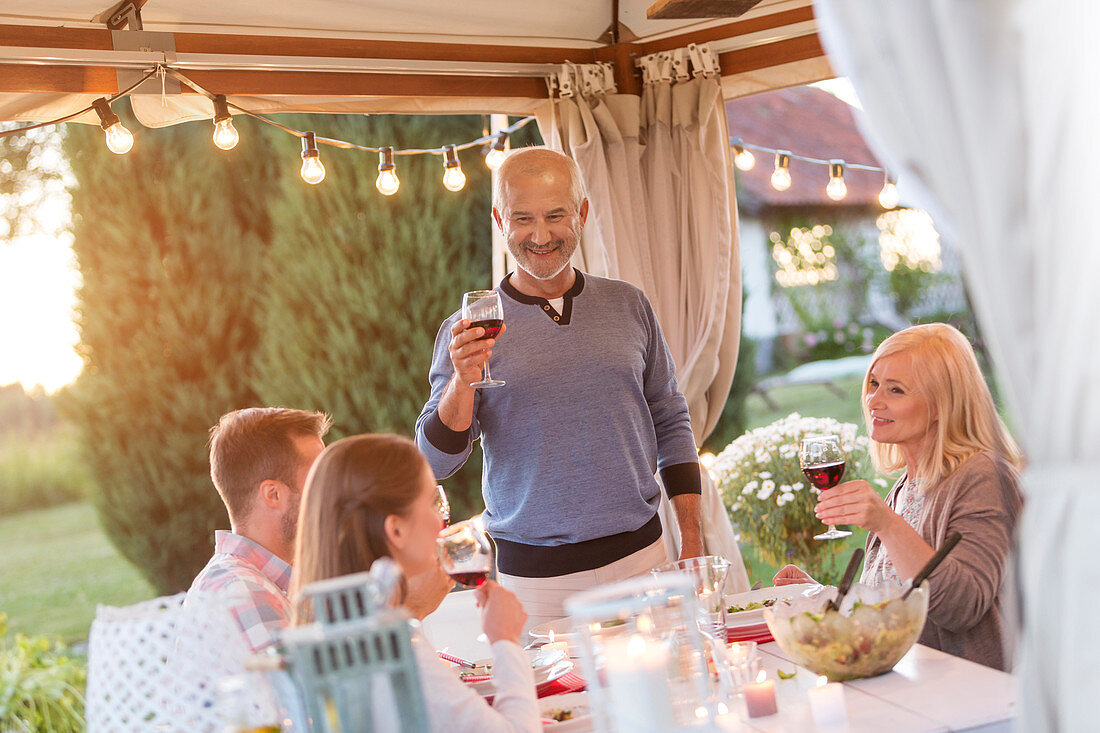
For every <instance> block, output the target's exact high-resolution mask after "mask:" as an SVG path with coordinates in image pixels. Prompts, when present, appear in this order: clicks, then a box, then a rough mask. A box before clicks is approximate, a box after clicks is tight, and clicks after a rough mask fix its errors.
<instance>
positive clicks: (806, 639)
mask: <svg viewBox="0 0 1100 733" xmlns="http://www.w3.org/2000/svg"><path fill="white" fill-rule="evenodd" d="M907 588H908V586H905V587H900V586H892V587H882V586H878V587H869V586H864V585H861V584H859V583H857V584H855V585H853V586H852V589H851V591H849V593H848V595H847V596H846V597H845V598H844V600H843V602H842V603H841V607H840V610H839V611H837V610H834V609H831V608H829V607H828V605H827V604H828V601H829V600H831V599H832V598H834V597H835V595H836V589H835V588H829V587H826V588H824V589H823V592H821V593H817V594H812V595H808V596H803V597H800V598H797V599H795V600H794V601H793V602H792V603H791V605H789V606H785V605H776V606H774V607H772V608H766V609H764V620H765V621H766V622H767V624H768V628H769V629H770V630H771V633H772V636H774V637H775V641H776V642H777V643H778V644H779V647H780V648H781V649H782V650H783V651H784V652H786V653H787V655H788V656H790V658H791V660H792V661H793V662H795V663H796V664H798V665H800V666H802V667H806V668H807V669H809V670H810V671H812V672H814V673H815V674H819V675H825V676H826V677H828V678H829V680H830V681H832V682H840V681H843V680H853V679H859V678H861V677H873V676H875V675H878V674H883V673H885V672H889V671H890V670H891V669H893V668H894V665H895V664H897V663H898V660H900V659H901V658H902V657H903V656H905V653H906V652H907V651H909V648H910V647H912V646H913V644H914V643H915V642H916V641H917V638H918V637H920V634H921V631H922V630H923V629H924V621H925V618H926V617H927V616H928V584H927V583H924V584H922V585H921V586H920V587H919V588H915V589H914V590H913V592H912V593H910V594H909V596H908V598H905V599H904V600H903V599H902V597H901V596H902V595H903V593H904V592H905V590H906V589H907Z"/></svg>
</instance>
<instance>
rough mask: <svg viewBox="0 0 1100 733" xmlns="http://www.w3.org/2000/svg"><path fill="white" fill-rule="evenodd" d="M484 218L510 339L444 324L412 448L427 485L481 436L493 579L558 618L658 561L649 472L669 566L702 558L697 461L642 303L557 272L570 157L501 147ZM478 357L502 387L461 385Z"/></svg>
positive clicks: (572, 225) (568, 205)
mask: <svg viewBox="0 0 1100 733" xmlns="http://www.w3.org/2000/svg"><path fill="white" fill-rule="evenodd" d="M493 218H494V220H495V221H496V224H497V226H499V227H500V230H501V232H502V233H503V234H504V237H505V239H506V241H507V243H508V249H509V251H511V253H512V255H513V256H514V257H515V260H516V262H517V263H518V265H519V267H518V269H517V270H516V271H515V272H513V273H511V274H509V275H508V276H507V277H505V278H504V280H502V281H501V283H500V285H499V286H498V287H497V290H498V291H499V292H500V294H501V301H502V302H503V305H504V321H505V324H506V325H505V329H506V330H507V331H508V334H507V335H506V336H505V335H504V331H501V333H500V334H499V336H498V339H486V340H479V339H480V337H481V336H482V335H484V331H483V329H480V328H469V326H470V321H468V320H464V319H462V314H461V313H460V312H459V313H455V314H454V315H452V316H451V317H450V318H448V319H447V320H446V321H445V322H444V323H443V326H442V327H441V328H440V330H439V334H438V335H437V336H436V341H435V353H434V357H433V360H432V367H431V373H430V375H429V379H430V382H431V390H432V391H431V396H430V398H429V399H428V402H427V404H425V406H424V409H423V411H422V412H421V414H420V417H419V418H418V419H417V423H416V438H417V443H418V445H419V447H420V449H421V451H422V452H423V453H424V454H425V455H426V456H427V458H428V460H429V462H430V463H431V465H432V469H433V470H434V471H435V474H436V476H437V477H439V478H445V477H447V476H450V475H451V474H453V473H454V472H455V471H457V470H458V469H459V467H461V466H462V464H463V463H464V462H465V461H466V459H467V458H468V457H469V455H470V452H471V450H472V447H473V442H474V441H475V440H477V439H478V438H480V439H481V443H482V450H483V452H484V457H485V464H484V471H483V481H482V490H483V493H484V498H485V506H486V510H485V525H486V527H487V529H488V530H489V532H490V534H492V536H493V539H494V540H495V541H496V545H497V569H498V571H499V577H500V582H501V584H502V585H504V586H505V587H507V588H510V589H512V590H513V591H514V592H515V593H516V595H517V596H518V597H519V598H520V600H521V601H522V602H523V605H524V608H526V610H527V613H528V616H529V625H535V624H538V623H541V622H544V621H546V620H549V619H553V618H559V617H561V616H564V615H565V612H564V609H563V605H562V604H563V601H564V599H565V598H566V597H567V596H569V595H571V594H573V593H575V592H577V591H580V590H584V589H586V588H590V587H592V586H595V585H599V584H603V583H608V582H613V581H616V580H621V579H623V578H628V577H631V576H635V575H640V574H644V573H647V572H649V570H650V569H651V568H653V567H655V566H656V565H659V564H661V563H662V562H665V561H666V560H667V555H666V553H665V549H664V544H663V543H662V541H661V521H660V518H659V517H658V515H657V510H658V507H659V504H660V486H659V484H658V483H657V481H656V479H655V477H654V475H655V473H656V472H657V471H660V474H661V479H662V482H663V483H664V485H665V490H666V491H667V493H668V495H669V498H670V500H671V502H672V507H673V509H674V510H675V512H676V518H677V524H678V526H679V530H680V537H681V545H680V557H681V558H686V557H694V556H697V555H700V554H702V549H703V548H702V538H701V528H700V521H699V494H700V493H701V488H700V487H701V483H700V475H699V463H698V451H697V449H696V447H695V440H694V437H693V436H692V433H691V424H690V420H689V417H688V408H687V401H686V400H685V399H684V396H683V394H682V393H681V392H680V391H679V390H678V389H677V386H676V376H675V373H676V366H675V363H674V362H673V359H672V355H671V353H670V352H669V349H668V345H667V343H666V342H665V339H664V336H663V335H662V333H661V328H660V326H659V324H658V323H657V318H656V315H655V314H654V312H653V308H652V307H651V306H650V304H649V301H648V300H647V298H646V297H645V295H644V294H643V293H642V291H641V290H639V289H638V288H636V287H634V286H633V285H630V284H628V283H625V282H622V281H619V280H610V279H607V278H601V277H595V276H593V275H588V274H584V273H581V272H580V271H578V270H576V269H574V268H573V267H571V266H570V265H569V262H570V259H571V257H572V256H573V252H574V251H575V250H576V248H577V246H578V244H579V243H580V237H581V231H582V230H583V228H584V224H585V221H586V220H587V218H588V199H587V198H586V197H585V194H584V184H583V181H582V180H581V175H580V171H579V170H578V168H577V165H576V163H575V162H574V161H572V160H571V159H570V158H568V157H566V156H565V155H562V154H561V153H558V152H555V151H552V150H549V149H546V148H524V149H521V150H517V151H515V152H513V153H512V154H511V155H510V156H509V157H508V158H507V159H506V160H505V161H504V164H503V165H502V166H501V167H500V170H499V172H498V177H497V181H496V186H495V188H494V191H493ZM490 355H491V356H492V368H493V375H494V376H495V377H498V378H503V379H504V380H505V381H506V382H507V384H506V386H504V387H500V388H496V389H476V388H474V387H471V386H470V383H471V382H475V381H477V380H478V379H479V378H480V375H481V369H482V366H483V364H484V363H485V361H486V360H487V359H488V358H489V357H490Z"/></svg>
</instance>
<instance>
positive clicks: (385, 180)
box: [374, 171, 401, 196]
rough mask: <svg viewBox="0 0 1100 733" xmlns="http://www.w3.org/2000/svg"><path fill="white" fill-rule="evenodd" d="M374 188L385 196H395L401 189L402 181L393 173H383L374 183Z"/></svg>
mask: <svg viewBox="0 0 1100 733" xmlns="http://www.w3.org/2000/svg"><path fill="white" fill-rule="evenodd" d="M374 187H375V188H377V189H378V192H379V193H381V194H382V195H383V196H393V195H394V194H395V193H397V189H399V188H401V179H399V178H398V177H397V174H396V173H394V172H393V171H382V172H381V173H379V174H378V178H376V179H375V181H374Z"/></svg>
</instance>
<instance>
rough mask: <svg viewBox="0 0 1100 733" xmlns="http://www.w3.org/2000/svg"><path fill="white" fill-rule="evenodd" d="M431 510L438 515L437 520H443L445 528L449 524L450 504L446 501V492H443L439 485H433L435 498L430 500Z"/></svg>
mask: <svg viewBox="0 0 1100 733" xmlns="http://www.w3.org/2000/svg"><path fill="white" fill-rule="evenodd" d="M432 508H433V509H435V510H436V512H437V513H438V514H439V518H440V519H442V520H443V526H444V527H446V526H447V525H448V524H450V523H451V502H449V501H447V492H445V491H444V490H443V486H442V485H441V484H436V485H435V496H434V497H433V498H432Z"/></svg>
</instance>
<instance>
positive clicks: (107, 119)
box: [92, 97, 134, 155]
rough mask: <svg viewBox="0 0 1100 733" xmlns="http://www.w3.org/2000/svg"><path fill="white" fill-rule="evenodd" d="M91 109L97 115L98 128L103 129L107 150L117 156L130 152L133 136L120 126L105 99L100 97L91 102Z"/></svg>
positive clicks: (132, 145)
mask: <svg viewBox="0 0 1100 733" xmlns="http://www.w3.org/2000/svg"><path fill="white" fill-rule="evenodd" d="M92 108H93V109H95V111H96V114H98V115H99V126H100V127H102V128H103V134H104V136H105V137H106V138H107V148H108V149H109V150H110V151H111V152H112V153H116V154H118V155H122V154H124V153H128V152H130V149H131V148H133V147H134V135H133V133H132V132H130V131H129V130H127V129H126V128H125V127H123V126H122V122H121V121H120V120H119V119H118V115H116V114H115V113H114V111H112V110H111V105H109V104H107V100H106V98H104V97H100V98H99V99H97V100H96V101H94V102H92Z"/></svg>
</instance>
